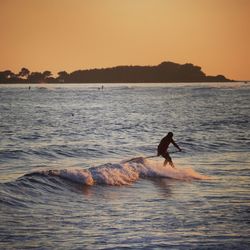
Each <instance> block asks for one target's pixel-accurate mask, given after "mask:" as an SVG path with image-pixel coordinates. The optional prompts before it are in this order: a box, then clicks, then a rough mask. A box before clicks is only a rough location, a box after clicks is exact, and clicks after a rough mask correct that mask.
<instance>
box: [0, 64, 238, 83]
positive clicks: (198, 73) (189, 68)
mask: <svg viewBox="0 0 250 250" xmlns="http://www.w3.org/2000/svg"><path fill="white" fill-rule="evenodd" d="M230 81H233V80H230V79H227V78H226V77H225V76H223V75H217V76H208V75H206V74H205V73H204V72H203V71H202V70H201V67H199V66H195V65H193V64H191V63H186V64H178V63H174V62H162V63H161V64H159V65H156V66H117V67H112V68H101V69H88V70H76V71H73V72H71V73H67V72H66V71H60V72H58V73H57V76H56V77H54V76H53V75H52V73H51V71H48V70H46V71H44V72H30V71H29V70H28V69H27V68H22V69H21V70H20V72H19V73H17V74H15V73H13V72H12V71H10V70H5V71H1V72H0V83H169V82H171V83H173V82H230Z"/></svg>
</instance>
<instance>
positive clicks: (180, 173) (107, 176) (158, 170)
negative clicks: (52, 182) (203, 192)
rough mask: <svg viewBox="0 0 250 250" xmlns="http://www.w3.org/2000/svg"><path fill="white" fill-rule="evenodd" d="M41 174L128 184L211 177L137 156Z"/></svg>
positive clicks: (75, 180)
mask: <svg viewBox="0 0 250 250" xmlns="http://www.w3.org/2000/svg"><path fill="white" fill-rule="evenodd" d="M39 173H41V174H45V175H53V176H59V177H61V178H64V179H67V180H70V181H73V182H77V183H80V184H84V185H94V184H106V185H128V184H130V183H133V182H135V181H136V180H138V179H139V178H153V177H158V178H159V177H161V178H172V179H177V180H184V181H187V180H205V179H209V177H207V176H204V175H201V174H199V173H197V172H196V171H194V170H193V169H192V168H185V169H182V168H172V167H170V166H162V163H159V162H157V161H154V160H148V159H144V158H142V157H138V158H135V159H133V160H131V161H128V162H124V161H123V162H121V163H120V164H111V163H107V164H104V165H100V166H97V167H92V168H89V169H71V168H69V169H63V170H42V171H39Z"/></svg>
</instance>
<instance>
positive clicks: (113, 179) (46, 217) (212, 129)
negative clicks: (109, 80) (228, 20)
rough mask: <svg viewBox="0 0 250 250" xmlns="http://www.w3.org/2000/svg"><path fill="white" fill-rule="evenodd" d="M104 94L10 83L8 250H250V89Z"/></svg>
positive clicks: (2, 114)
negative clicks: (165, 145) (164, 147)
mask: <svg viewBox="0 0 250 250" xmlns="http://www.w3.org/2000/svg"><path fill="white" fill-rule="evenodd" d="M99 87H100V86H99V85H97V84H83V85H79V84H78V85H77V84H65V85H64V84H63V85H56V84H47V85H46V84H44V85H42V84H41V85H40V84H38V85H31V89H30V90H29V89H28V85H0V249H249V248H250V238H249V236H250V196H249V193H250V192H249V191H250V101H249V100H250V85H249V84H244V83H189V84H180V83H179V84H105V85H104V90H103V91H102V90H101V89H98V88H99ZM169 131H172V132H173V133H174V139H175V141H176V142H177V143H178V144H179V146H180V147H181V148H182V149H183V152H178V153H177V152H176V150H175V148H174V147H173V146H171V147H170V149H169V151H170V152H172V153H171V156H172V158H173V161H174V163H175V165H176V169H172V168H171V167H169V166H166V167H163V166H162V163H163V159H162V158H160V157H155V158H145V157H148V156H154V155H155V154H156V148H157V145H158V143H159V141H160V140H161V138H162V137H163V136H165V135H166V134H167V133H168V132H169Z"/></svg>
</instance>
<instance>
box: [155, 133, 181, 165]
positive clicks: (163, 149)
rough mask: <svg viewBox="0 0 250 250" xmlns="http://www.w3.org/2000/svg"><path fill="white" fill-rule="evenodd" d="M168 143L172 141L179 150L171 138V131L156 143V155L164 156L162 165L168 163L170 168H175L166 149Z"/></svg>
mask: <svg viewBox="0 0 250 250" xmlns="http://www.w3.org/2000/svg"><path fill="white" fill-rule="evenodd" d="M170 143H172V144H173V145H174V146H175V147H176V148H178V149H179V151H181V148H180V147H179V146H178V145H177V144H176V143H175V141H174V140H173V133H172V132H169V133H168V134H167V135H166V136H165V137H164V138H162V140H161V142H160V144H159V145H158V150H157V155H158V156H162V157H163V158H165V161H164V164H163V165H164V166H166V165H167V164H168V163H169V164H170V166H171V167H172V168H175V166H174V163H173V162H172V159H171V157H170V155H169V153H168V151H167V150H168V146H169V144H170Z"/></svg>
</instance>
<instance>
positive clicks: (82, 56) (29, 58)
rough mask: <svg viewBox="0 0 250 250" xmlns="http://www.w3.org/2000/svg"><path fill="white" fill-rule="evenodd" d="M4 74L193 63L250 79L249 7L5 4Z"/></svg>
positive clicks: (226, 2) (0, 0) (107, 0)
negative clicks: (170, 62) (8, 72)
mask: <svg viewBox="0 0 250 250" xmlns="http://www.w3.org/2000/svg"><path fill="white" fill-rule="evenodd" d="M0 13H1V14H0V29H1V39H0V55H1V60H0V71H1V70H6V69H10V70H12V71H13V72H18V71H19V70H20V68H21V67H27V68H28V69H30V70H31V71H44V70H51V71H52V72H53V73H54V74H56V73H57V72H58V71H61V70H66V71H67V72H72V71H74V70H77V69H88V68H102V67H112V66H117V65H157V64H159V63H161V62H162V61H173V62H177V63H181V64H184V63H187V62H190V63H193V64H195V65H199V66H201V67H202V70H203V71H204V72H205V73H206V74H208V75H217V74H223V75H225V76H226V77H228V78H231V79H238V80H241V79H242V80H243V79H250V14H249V13H250V0H0Z"/></svg>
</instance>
